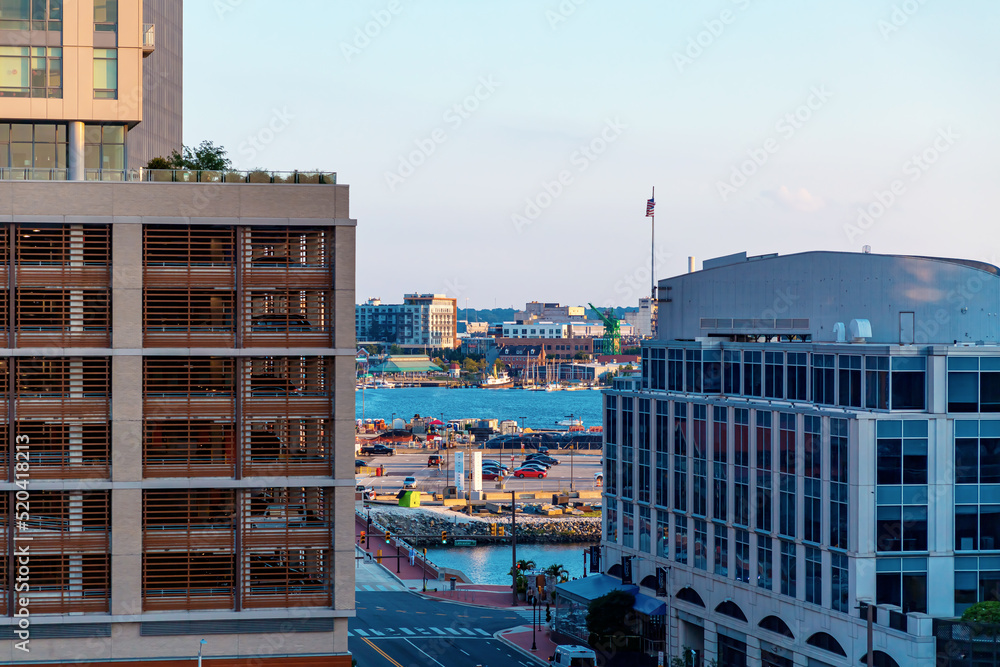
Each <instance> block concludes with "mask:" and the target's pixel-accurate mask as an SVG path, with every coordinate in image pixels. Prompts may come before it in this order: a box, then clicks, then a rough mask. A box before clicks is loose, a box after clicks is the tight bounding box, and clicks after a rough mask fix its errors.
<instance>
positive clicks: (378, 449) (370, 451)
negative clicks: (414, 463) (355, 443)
mask: <svg viewBox="0 0 1000 667" xmlns="http://www.w3.org/2000/svg"><path fill="white" fill-rule="evenodd" d="M361 455H362V456H379V455H382V456H395V455H396V450H395V449H393V448H392V447H386V446H385V445H383V444H380V443H375V444H374V445H364V446H363V447H362V448H361Z"/></svg>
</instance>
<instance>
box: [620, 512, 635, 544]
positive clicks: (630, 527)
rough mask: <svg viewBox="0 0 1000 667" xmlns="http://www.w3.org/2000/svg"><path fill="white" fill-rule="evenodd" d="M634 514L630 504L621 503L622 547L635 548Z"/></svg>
mask: <svg viewBox="0 0 1000 667" xmlns="http://www.w3.org/2000/svg"><path fill="white" fill-rule="evenodd" d="M634 540H635V513H634V507H633V505H632V503H624V502H623V503H622V546H623V547H633V546H635V542H634Z"/></svg>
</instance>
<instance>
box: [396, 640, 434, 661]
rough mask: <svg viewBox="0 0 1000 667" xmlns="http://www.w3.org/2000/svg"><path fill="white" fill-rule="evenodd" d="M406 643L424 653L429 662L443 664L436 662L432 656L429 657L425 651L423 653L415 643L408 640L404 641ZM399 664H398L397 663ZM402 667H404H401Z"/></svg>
mask: <svg viewBox="0 0 1000 667" xmlns="http://www.w3.org/2000/svg"><path fill="white" fill-rule="evenodd" d="M404 641H405V642H406V643H407V644H409V645H410V646H412V647H413V648H415V649H417V650H418V651H420V652H421V653H423V654H424V655H426V656H427V658H428V659H429V660H430V661H431V662H433V663H434V664H435V665H441V663H440V662H438V661H437V660H435V659H434V658H432V657H431V656H430V655H428V654H427V653H425V652H424V651H422V650H420V649H419V648H417V645H416V644H414V643H413V642H411V641H410V640H409V639H406V640H404ZM397 664H398V663H397ZM400 667H402V666H400ZM441 667H444V665H441Z"/></svg>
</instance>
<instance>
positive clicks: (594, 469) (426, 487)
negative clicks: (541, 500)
mask: <svg viewBox="0 0 1000 667" xmlns="http://www.w3.org/2000/svg"><path fill="white" fill-rule="evenodd" d="M457 451H462V452H465V458H466V465H465V467H466V470H467V471H468V469H469V467H470V465H471V454H470V452H471V451H472V450H467V449H451V450H441V451H440V452H438V451H437V450H434V449H409V448H399V449H397V450H396V454H395V455H393V456H358V457H356V458H358V459H362V460H364V461H366V462H367V463H368V465H369V466H372V467H377V466H382V467H383V469H384V473H383V475H382V476H380V477H379V476H364V475H358V476H357V477H358V483H359V484H364V485H365V486H369V487H371V488H373V489H375V491H376V493H395V492H396V491H398V490H400V489H402V487H403V479H404V478H405V477H407V476H408V475H413V476H414V477H416V479H417V488H418V489H420V490H421V491H424V492H427V493H442V492H443V491H444V489H445V486H453V485H454V482H453V481H452V480H453V476H452V470H451V469H452V467H453V465H454V454H455V452H457ZM478 451H482V450H478ZM437 453H440V454H441V456H442V463H441V468H440V470H439V469H438V468H437V466H434V467H427V458H428V457H429V456H430V455H431V454H437ZM527 453H530V452H527ZM549 456H552V457H553V458H555V459H557V460H558V461H559V463H558V465H553V466H551V467H550V468H549V469H548V472H547V473H546V477H545V479H532V478H524V479H520V478H515V477H507V478H505V479H504V480H503V481H502V482H501V481H490V480H485V479H484V480H483V490H484V491H498V490H504V491H523V492H531V491H553V492H555V491H560V490H568V489H570V481H571V478H572V488H573V490H576V491H594V490H600V486H598V485H597V483H596V481H595V480H594V474H595V473H598V472H600V471H601V455H600V452H593V451H588V452H574V453H573V454H570V452H569V451H563V450H559V451H553V452H549ZM487 459H494V460H497V461H500V462H501V463H502V464H503V465H505V466H507V467H508V468H509V469H510V471H511V472H513V471H514V469H515V468H516V467H517V466H518V465H520V464H521V463H523V462H524V460H525V454H516V455H512V454H511V453H510V452H509V451H507V452H502V453H501V452H495V453H494V452H491V451H490V450H486V451H485V452H484V453H483V460H487ZM571 459H572V463H571ZM466 475H467V476H468V472H467V473H466ZM470 484H471V481H470V480H469V479H468V477H467V480H466V485H467V486H466V488H468V486H469V485H470Z"/></svg>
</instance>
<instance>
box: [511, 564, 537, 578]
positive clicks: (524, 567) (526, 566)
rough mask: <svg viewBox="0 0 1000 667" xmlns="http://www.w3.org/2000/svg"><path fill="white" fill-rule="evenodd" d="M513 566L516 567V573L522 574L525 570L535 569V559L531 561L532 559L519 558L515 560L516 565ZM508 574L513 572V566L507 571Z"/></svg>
mask: <svg viewBox="0 0 1000 667" xmlns="http://www.w3.org/2000/svg"><path fill="white" fill-rule="evenodd" d="M515 567H516V568H517V572H518V574H519V575H521V576H523V573H524V572H527V571H528V570H534V569H535V561H533V560H519V561H517V565H516V566H515ZM508 574H514V568H513V567H512V568H511V569H510V572H508Z"/></svg>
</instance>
